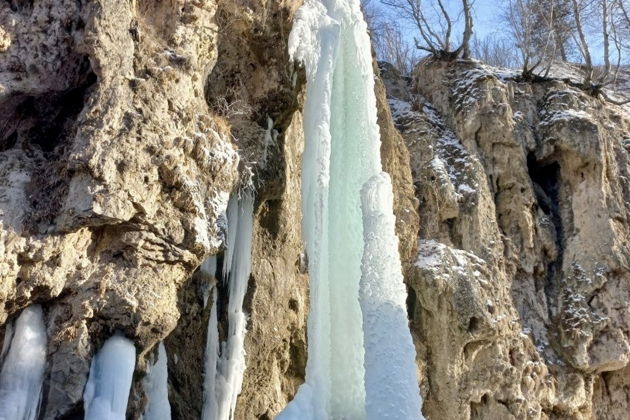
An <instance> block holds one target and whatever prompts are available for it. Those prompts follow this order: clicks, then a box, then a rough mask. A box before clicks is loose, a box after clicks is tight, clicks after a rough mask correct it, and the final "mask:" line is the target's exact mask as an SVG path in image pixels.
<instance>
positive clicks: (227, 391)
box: [202, 189, 254, 420]
mask: <svg viewBox="0 0 630 420" xmlns="http://www.w3.org/2000/svg"><path fill="white" fill-rule="evenodd" d="M253 212H254V196H253V193H252V192H251V191H249V190H247V189H245V190H243V191H241V192H240V194H239V196H232V197H231V198H230V202H229V203H228V208H227V220H228V232H227V240H226V250H225V255H224V259H223V281H224V283H225V284H226V286H227V288H228V296H229V301H228V317H227V319H228V333H227V338H226V341H225V342H224V343H221V347H220V356H219V357H218V359H217V356H216V355H217V350H218V349H217V348H216V347H215V346H216V343H217V342H218V334H217V333H216V331H217V314H216V310H217V307H216V305H217V303H216V297H217V296H216V294H215V295H214V301H213V308H212V313H211V315H210V322H209V326H208V340H207V343H206V344H207V348H206V363H205V375H206V379H205V381H204V405H203V412H202V419H203V420H229V419H233V418H234V411H235V409H236V399H237V397H238V395H239V394H240V392H241V386H242V384H243V374H244V372H245V333H246V326H247V316H246V315H245V312H244V311H243V300H244V299H245V293H246V292H247V283H248V280H249V275H250V273H251V253H252V229H253V226H254V217H253ZM211 339H212V340H211ZM215 366H216V368H215ZM213 370H214V379H213V378H212V376H213Z"/></svg>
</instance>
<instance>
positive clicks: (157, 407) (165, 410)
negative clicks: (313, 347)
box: [143, 341, 171, 420]
mask: <svg viewBox="0 0 630 420" xmlns="http://www.w3.org/2000/svg"><path fill="white" fill-rule="evenodd" d="M143 385H144V392H145V393H146V394H147V397H148V399H149V404H148V405H147V408H146V409H145V411H144V416H143V420H171V405H170V404H169V402H168V360H167V356H166V349H165V348H164V343H163V342H161V341H160V344H159V346H158V354H157V359H156V360H155V363H154V364H153V366H151V367H150V368H149V371H148V372H147V376H145V378H144V381H143Z"/></svg>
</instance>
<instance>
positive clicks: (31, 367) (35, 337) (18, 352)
mask: <svg viewBox="0 0 630 420" xmlns="http://www.w3.org/2000/svg"><path fill="white" fill-rule="evenodd" d="M9 325H10V324H7V330H6V334H5V337H4V340H5V342H4V346H3V355H4V361H3V363H2V371H1V372H0V420H35V418H37V414H38V410H39V403H40V400H41V393H42V382H43V380H44V369H45V367H46V343H47V339H46V326H45V325H44V316H43V312H42V308H41V307H40V306H39V305H33V306H30V307H28V308H26V309H24V310H23V311H22V313H21V314H20V316H19V317H18V319H17V321H16V322H15V325H14V326H13V327H11V326H9ZM9 343H10V344H9Z"/></svg>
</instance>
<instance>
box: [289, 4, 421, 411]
mask: <svg viewBox="0 0 630 420" xmlns="http://www.w3.org/2000/svg"><path fill="white" fill-rule="evenodd" d="M289 53H290V55H291V56H292V57H293V58H294V59H295V60H298V61H301V62H302V63H303V64H304V66H305V69H306V77H307V84H306V102H305V106H304V135H305V147H304V156H303V165H302V210H303V222H302V232H303V235H304V241H305V246H306V250H307V253H308V259H309V276H310V304H311V306H310V312H309V320H308V345H309V349H308V350H309V351H308V362H307V366H306V383H305V384H304V385H303V386H302V387H300V389H299V391H298V393H297V395H296V396H295V398H294V399H293V401H292V402H291V403H290V404H289V405H288V406H287V407H286V409H285V410H284V411H283V412H282V413H281V414H280V415H279V416H278V417H277V419H278V420H308V419H313V420H327V419H345V420H363V419H366V418H368V416H369V418H372V419H375V418H378V416H377V415H376V414H375V413H379V415H382V417H380V418H396V419H398V418H406V419H414V418H419V416H420V400H419V392H417V391H418V389H417V388H418V385H417V381H416V379H415V371H416V369H415V366H414V365H413V364H412V365H411V370H410V371H409V372H405V373H402V371H403V370H404V369H407V368H409V363H408V362H409V343H410V332H409V330H408V321H407V318H406V312H405V311H404V305H405V300H406V299H405V298H404V296H405V289H404V285H403V284H402V277H401V272H400V258H399V255H398V244H397V241H396V237H395V232H394V226H393V215H392V216H391V220H390V219H387V220H384V221H382V222H383V224H382V225H381V224H380V223H381V218H377V220H378V223H377V224H376V225H365V224H364V216H366V215H367V218H368V219H369V218H370V217H371V216H373V214H372V213H371V212H369V211H368V213H366V214H364V213H362V211H361V189H362V187H363V186H364V185H373V184H374V183H375V182H376V181H370V182H368V180H370V179H372V178H373V177H374V176H377V178H376V179H380V178H378V175H379V174H380V173H381V169H382V168H381V160H380V145H381V143H380V135H379V129H378V125H377V111H376V98H375V94H374V73H373V69H372V55H371V45H370V40H369V37H368V34H367V26H366V24H365V21H364V20H363V15H362V13H361V10H360V4H359V0H306V1H305V2H304V5H303V6H302V7H301V8H300V9H299V10H298V12H297V14H296V19H295V22H294V26H293V30H292V31H291V34H290V36H289ZM366 183H367V184H366ZM376 185H380V183H378V182H377V183H376ZM366 188H368V190H371V189H370V188H372V187H366ZM390 190H391V187H390ZM379 191H381V190H380V189H379ZM379 194H380V192H379ZM390 194H391V192H390ZM368 196H370V194H368ZM379 197H380V195H379ZM385 201H386V200H385ZM390 201H391V200H390ZM379 205H382V206H384V207H379V208H378V210H379V211H380V212H381V213H382V214H388V215H389V214H392V203H391V202H383V203H381V202H380V201H379ZM387 206H389V207H387ZM364 226H367V228H368V231H365V232H364ZM364 233H365V234H366V235H367V236H365V235H364ZM376 233H378V234H379V235H382V236H383V238H384V239H385V240H386V241H387V243H386V244H384V245H383V246H386V247H390V249H387V250H384V251H383V252H382V254H380V255H376V254H374V257H379V258H381V259H379V260H376V261H371V260H370V261H366V260H365V259H363V265H362V258H363V255H364V250H366V252H368V253H370V254H371V253H374V252H375V251H376V250H375V249H374V248H373V246H374V245H373V244H372V243H371V242H370V241H369V240H367V239H368V238H371V237H372V235H374V234H376ZM364 237H365V238H366V241H364ZM368 245H369V247H368ZM366 247H368V248H366ZM389 258H392V259H394V260H395V261H389V260H387V259H389ZM372 265H374V266H376V265H382V267H379V270H381V271H379V272H376V273H374V272H372V271H370V270H371V266H372ZM362 270H367V271H365V272H363V273H362ZM390 275H391V276H390ZM362 278H363V279H364V283H365V282H367V283H365V284H368V285H370V284H372V283H373V284H374V287H381V288H385V290H386V291H388V293H385V294H383V295H379V296H376V297H375V300H370V299H367V301H365V302H362V299H364V298H367V295H366V294H365V291H366V290H368V289H369V288H370V287H371V286H366V285H365V284H364V283H362V286H361V287H362V288H361V293H359V290H360V282H361V279H362ZM389 282H393V283H394V284H393V285H389V284H388V283H389ZM390 286H391V288H392V289H391V293H389V292H390V289H389V287H390ZM366 287H367V289H366ZM401 288H402V289H401ZM401 290H402V296H403V298H402V300H401V296H400V293H399V292H400V291H401ZM393 291H396V292H393ZM379 299H380V300H379ZM360 302H361V303H360ZM401 302H402V303H401ZM400 305H402V310H403V311H402V312H400V311H399V310H400V309H401V307H400ZM392 308H395V311H394V310H393V309H392ZM362 309H363V310H364V311H367V313H363V312H362ZM379 310H384V311H387V313H386V314H385V315H384V316H382V317H376V316H375V315H377V314H376V313H375V312H378V311H379ZM394 313H395V315H394ZM401 314H402V316H399V315H401ZM394 323H395V324H396V325H395V328H394V331H396V332H397V334H399V335H397V336H396V337H400V339H401V340H402V341H401V346H402V347H401V348H402V349H403V350H404V355H396V356H395V357H394V359H393V360H391V361H381V362H378V361H377V360H375V358H374V354H375V353H380V352H382V351H384V350H383V349H384V348H385V346H384V347H379V346H380V344H378V343H375V342H374V340H373V336H372V335H371V334H372V333H373V332H372V331H371V330H368V329H367V325H368V324H370V325H372V327H374V328H378V329H379V331H383V330H384V329H386V328H387V325H386V324H390V325H391V324H394ZM405 331H406V332H405ZM365 334H370V335H369V336H364V335H365ZM389 339H393V337H391V338H389ZM377 344H378V345H377ZM391 345H392V346H397V345H398V343H391ZM387 349H388V350H389V348H387ZM411 354H412V355H413V354H414V351H413V347H412V348H411ZM399 358H400V360H399ZM411 360H412V362H413V358H412V359H411ZM392 367H395V368H396V369H397V370H396V372H401V375H402V376H401V377H400V378H394V379H393V380H391V379H390V380H387V381H385V384H386V385H387V386H388V387H389V388H388V389H387V390H386V391H387V395H393V394H395V393H398V392H400V394H401V395H402V396H401V395H399V396H397V398H395V399H394V400H393V401H401V399H405V402H404V404H403V408H402V410H404V411H403V413H406V414H409V416H408V417H405V415H406V414H405V415H402V414H396V413H399V410H394V411H393V414H392V413H389V414H387V415H384V414H382V413H385V412H388V410H387V409H386V408H383V409H376V408H375V406H377V405H378V406H379V407H381V406H382V405H383V404H386V405H387V407H388V408H391V404H389V403H388V402H385V401H384V399H383V396H377V395H376V393H377V392H378V391H377V385H378V387H379V388H378V389H379V390H380V391H383V392H384V391H385V390H384V389H382V387H381V384H376V383H375V382H376V380H375V379H374V378H375V377H380V375H381V374H382V372H384V371H386V370H387V369H391V368H392ZM367 370H370V372H368V371H367ZM409 378H411V379H409ZM409 381H411V382H409ZM414 384H415V385H414ZM414 387H415V394H416V395H413V396H412V393H413V388H414ZM409 390H412V391H409ZM366 392H367V393H366ZM407 398H409V399H410V400H409V401H407ZM366 410H367V411H366ZM414 410H415V411H414Z"/></svg>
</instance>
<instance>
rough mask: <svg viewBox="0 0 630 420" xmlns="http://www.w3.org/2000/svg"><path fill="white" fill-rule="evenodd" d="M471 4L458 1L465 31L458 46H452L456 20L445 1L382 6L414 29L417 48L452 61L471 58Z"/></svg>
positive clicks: (389, 0)
mask: <svg viewBox="0 0 630 420" xmlns="http://www.w3.org/2000/svg"><path fill="white" fill-rule="evenodd" d="M473 1H474V0H461V8H460V11H459V15H462V16H463V18H464V29H463V32H462V36H461V42H460V43H459V44H458V45H457V46H454V43H453V30H454V26H455V23H456V20H455V18H454V17H453V15H452V13H451V12H450V11H449V8H448V7H447V6H446V1H445V0H381V3H382V4H383V5H385V6H387V7H389V8H391V9H392V10H393V11H395V12H396V14H397V15H398V16H399V17H400V18H402V19H404V20H406V21H407V22H409V23H411V24H412V25H413V26H414V27H415V29H416V30H417V31H418V35H419V36H418V37H416V38H414V40H415V44H416V48H418V49H420V50H423V51H426V52H428V53H430V54H432V55H434V56H436V57H439V58H444V59H454V58H458V57H460V56H461V57H462V58H469V56H470V40H471V38H472V35H473V17H472V3H473Z"/></svg>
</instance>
